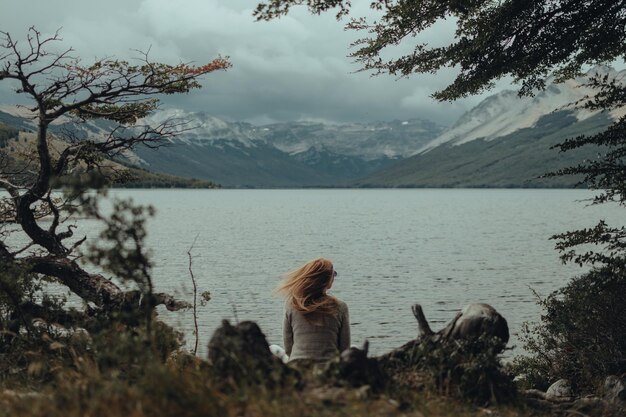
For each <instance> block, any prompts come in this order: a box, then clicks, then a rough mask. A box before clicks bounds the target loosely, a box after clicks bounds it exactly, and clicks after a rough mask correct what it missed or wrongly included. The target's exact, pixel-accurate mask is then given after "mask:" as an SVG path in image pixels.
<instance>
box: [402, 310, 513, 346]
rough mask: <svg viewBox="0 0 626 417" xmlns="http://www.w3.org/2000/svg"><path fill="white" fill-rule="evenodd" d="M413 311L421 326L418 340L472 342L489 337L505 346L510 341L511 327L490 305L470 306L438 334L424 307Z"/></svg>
mask: <svg viewBox="0 0 626 417" xmlns="http://www.w3.org/2000/svg"><path fill="white" fill-rule="evenodd" d="M412 310H413V315H414V316H415V318H416V319H417V324H418V326H419V331H418V338H424V337H430V338H432V339H434V340H470V339H477V338H479V337H481V336H488V337H497V338H499V339H500V340H501V341H502V343H503V344H504V345H506V343H507V342H508V341H509V326H508V325H507V322H506V320H505V319H504V317H502V316H501V315H500V313H498V312H497V311H496V309H495V308H493V307H492V306H490V305H489V304H482V303H481V304H469V305H468V306H466V307H465V308H464V309H463V310H462V311H460V312H459V313H457V314H456V316H455V317H454V318H453V319H452V321H450V323H448V325H447V326H446V327H444V328H443V329H441V330H440V331H438V332H437V333H434V332H433V331H432V330H431V329H430V326H429V324H428V321H427V320H426V317H425V316H424V311H423V310H422V306H420V305H419V304H415V305H414V306H413V307H412Z"/></svg>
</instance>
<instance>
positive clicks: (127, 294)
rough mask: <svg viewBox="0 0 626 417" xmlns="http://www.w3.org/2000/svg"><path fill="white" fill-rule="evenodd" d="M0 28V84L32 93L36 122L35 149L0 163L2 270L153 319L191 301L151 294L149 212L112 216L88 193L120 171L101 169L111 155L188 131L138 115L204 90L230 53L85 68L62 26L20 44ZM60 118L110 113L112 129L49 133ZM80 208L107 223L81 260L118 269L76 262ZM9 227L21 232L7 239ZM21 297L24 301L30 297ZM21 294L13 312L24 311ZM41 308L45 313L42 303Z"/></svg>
mask: <svg viewBox="0 0 626 417" xmlns="http://www.w3.org/2000/svg"><path fill="white" fill-rule="evenodd" d="M0 35H1V38H2V40H1V44H0V81H5V82H7V81H8V82H10V83H12V84H11V85H13V86H15V87H16V93H17V94H19V95H23V96H26V97H27V99H28V100H29V102H30V103H31V104H30V105H29V106H28V108H27V109H26V111H27V112H28V114H29V115H30V117H31V118H32V119H33V120H34V121H35V123H36V133H35V135H34V136H35V137H34V142H35V143H36V147H35V152H34V154H33V156H32V158H31V159H30V160H27V161H17V160H12V159H11V157H10V156H8V155H4V154H1V153H0V162H1V161H5V163H0V189H4V190H5V191H6V192H7V193H8V196H3V197H1V204H0V208H1V209H2V217H1V218H0V238H1V239H0V265H1V266H2V268H3V269H4V270H7V271H8V270H16V271H22V272H21V275H20V276H26V277H29V279H32V280H35V281H39V280H44V281H45V280H48V281H49V280H52V281H55V282H58V283H60V284H62V285H64V286H65V287H66V288H67V289H68V290H70V291H71V292H73V293H74V294H75V295H77V296H78V297H80V298H81V299H82V300H83V301H84V302H85V303H88V305H90V306H91V307H90V309H94V308H95V309H96V310H97V311H101V312H104V313H105V314H108V312H111V311H114V310H120V309H121V310H124V309H127V310H137V309H140V310H142V311H143V312H145V313H146V317H148V318H149V316H150V314H152V310H153V308H154V306H156V305H157V304H165V305H166V306H167V308H169V309H178V308H180V307H183V306H185V305H186V304H185V303H183V302H180V301H178V300H176V299H174V298H173V297H172V296H170V295H168V294H158V293H154V292H153V286H152V281H151V277H150V262H149V259H148V257H147V254H146V251H145V249H144V248H143V246H142V245H143V240H144V237H145V229H144V222H145V217H146V215H151V213H152V211H151V209H148V211H145V210H144V209H141V208H138V207H134V206H133V205H132V204H130V203H128V202H119V203H117V205H116V206H115V207H114V213H113V214H112V215H111V216H105V215H103V214H102V211H101V210H100V209H99V207H98V201H99V198H100V196H99V195H98V194H94V193H91V192H88V190H89V189H90V188H101V187H102V186H103V185H105V184H106V180H105V179H104V177H103V175H110V174H113V175H114V174H115V172H112V173H111V172H110V171H111V169H108V170H107V169H104V168H105V167H104V166H105V165H106V163H107V161H109V160H110V159H111V158H113V157H116V156H118V155H119V154H120V153H124V152H126V151H128V150H130V149H132V148H133V147H135V146H137V145H142V146H147V147H152V148H155V147H158V146H160V145H161V144H162V143H163V141H165V140H167V139H169V138H171V137H173V136H175V135H176V134H177V133H179V132H181V131H185V129H188V127H187V125H186V123H185V122H184V121H181V120H175V119H170V120H166V121H164V122H162V123H161V124H159V125H147V124H145V125H144V124H142V122H141V120H142V119H143V118H145V117H146V116H148V115H150V114H151V113H152V112H154V111H155V110H156V109H157V108H158V106H159V98H158V96H159V95H163V94H178V93H187V92H189V91H191V90H192V89H196V88H200V87H201V84H200V79H201V78H202V77H203V76H205V75H207V74H210V73H212V72H215V71H219V70H226V69H228V68H229V67H230V63H229V61H228V59H226V58H221V57H218V58H216V59H214V60H212V61H210V62H209V63H207V64H205V65H201V66H193V65H189V64H184V63H181V64H176V65H169V64H164V63H158V62H152V61H151V60H150V59H149V57H148V54H147V53H141V52H138V57H137V58H136V59H135V60H134V61H132V62H129V61H122V60H115V59H101V60H96V61H95V62H93V63H91V64H88V65H84V64H83V63H82V62H81V60H80V59H78V58H76V57H74V56H73V51H72V49H66V50H61V52H58V50H59V49H58V43H59V42H60V40H61V39H60V37H59V35H58V33H57V34H54V35H53V36H50V37H45V36H43V35H42V34H41V33H40V32H39V31H37V30H36V29H34V28H31V29H30V30H29V31H28V34H27V36H26V39H25V40H20V41H18V40H15V39H14V38H13V37H12V36H11V34H9V33H6V32H0ZM61 117H69V118H71V119H72V120H73V121H74V122H75V123H81V122H85V121H86V120H88V119H99V120H106V121H107V123H108V126H109V127H110V129H109V133H108V134H107V136H105V137H104V138H101V139H99V140H93V139H90V138H87V139H82V138H76V137H73V136H72V134H71V133H69V132H68V134H67V135H66V136H65V137H61V138H55V137H52V136H51V135H49V132H48V130H49V126H50V124H51V123H53V122H54V121H55V120H58V119H59V118H61ZM20 134H21V133H20ZM59 139H64V141H63V142H62V144H63V146H62V147H61V149H60V150H59V149H56V148H55V147H53V146H52V145H51V144H52V142H53V141H59ZM0 152H1V150H0ZM54 189H63V190H64V193H63V194H62V195H61V193H59V192H54V191H53V190H54ZM76 214H79V215H82V216H88V217H91V218H94V219H97V220H100V221H102V222H104V224H105V226H107V227H106V228H105V230H104V231H103V234H102V239H101V240H100V241H97V243H99V244H101V246H99V247H93V248H91V250H90V251H87V252H85V254H87V255H88V256H82V261H91V262H92V264H94V263H95V264H97V265H100V266H101V267H102V268H103V269H104V270H105V272H107V273H109V274H111V276H105V275H102V274H98V273H93V272H89V271H88V270H87V269H85V268H86V267H85V265H84V263H79V262H78V258H79V257H80V256H81V253H82V251H80V250H79V249H80V248H81V247H82V246H84V242H85V238H84V237H79V236H76V237H75V234H76V226H75V225H74V224H73V222H72V219H74V216H75V215H76ZM65 225H67V226H65ZM9 226H10V227H9ZM15 226H17V228H16V227H15ZM10 234H19V235H20V238H18V239H11V240H9V239H5V237H7V236H8V235H10ZM9 242H22V244H21V246H16V244H15V243H9ZM24 242H25V243H24ZM106 242H109V245H108V246H107V245H106ZM127 281H131V282H132V283H134V288H131V289H130V290H128V291H125V290H123V289H122V288H121V287H120V286H119V284H122V283H123V284H125V283H126V282H127ZM35 287H37V285H35ZM15 294H20V291H17V292H15ZM21 294H22V296H23V297H24V299H22V300H21V301H22V302H24V303H25V302H26V301H27V300H26V298H28V297H26V294H24V293H23V292H22V293H21ZM18 299H19V297H18ZM18 299H16V303H14V304H15V305H14V308H15V309H16V310H15V311H19V310H20V308H21V307H20V303H19V302H18V301H20V300H18ZM29 302H30V301H29ZM40 307H42V306H40ZM38 311H44V312H45V308H43V307H42V308H40V309H39V310H38ZM7 314H9V313H7ZM11 314H12V313H11Z"/></svg>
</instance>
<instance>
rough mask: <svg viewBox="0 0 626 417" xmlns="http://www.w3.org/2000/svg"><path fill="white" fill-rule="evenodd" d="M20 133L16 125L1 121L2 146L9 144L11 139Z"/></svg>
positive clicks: (0, 136) (0, 135) (0, 139)
mask: <svg viewBox="0 0 626 417" xmlns="http://www.w3.org/2000/svg"><path fill="white" fill-rule="evenodd" d="M19 133H20V132H19V130H18V129H16V128H15V127H13V126H8V125H5V124H3V123H0V148H4V147H5V146H7V143H8V142H9V140H10V139H16V138H17V137H18V135H19Z"/></svg>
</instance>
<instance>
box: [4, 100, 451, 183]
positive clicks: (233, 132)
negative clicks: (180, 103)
mask: <svg viewBox="0 0 626 417" xmlns="http://www.w3.org/2000/svg"><path fill="white" fill-rule="evenodd" d="M24 111H25V110H24V109H22V108H15V107H4V108H3V109H0V122H3V121H4V122H5V123H7V124H10V125H13V126H17V127H19V128H20V129H30V130H34V129H35V125H34V124H33V123H32V119H31V118H29V117H30V116H31V115H30V114H26V113H24ZM166 122H169V123H170V126H173V128H174V129H175V130H176V131H178V133H179V134H178V135H177V136H175V137H172V138H170V139H169V144H168V146H165V147H162V148H160V149H159V150H158V151H156V152H155V151H154V150H152V149H148V148H145V147H144V148H142V147H137V148H136V149H135V150H134V152H132V153H131V152H128V153H126V154H125V155H124V156H125V157H126V159H127V160H128V161H129V162H131V163H133V164H135V165H139V166H141V167H143V168H147V169H149V170H152V171H157V172H165V173H168V174H173V175H178V176H185V177H195V178H201V179H210V180H212V181H216V182H218V183H220V184H222V185H226V186H268V187H276V186H318V185H347V184H348V181H350V180H353V179H356V178H359V177H363V176H365V175H367V174H369V173H371V172H373V171H374V170H376V169H379V168H381V167H384V166H387V165H388V164H390V163H392V162H394V161H396V160H398V159H401V158H403V157H405V156H407V155H410V154H411V153H413V152H415V151H416V150H417V149H419V148H420V147H421V146H422V145H423V144H424V143H426V142H427V141H429V140H431V139H432V138H434V137H436V136H437V135H438V134H439V133H440V132H442V131H443V127H442V126H439V125H437V124H435V123H433V122H429V121H423V120H405V121H392V122H376V123H363V124H345V125H334V124H326V123H311V122H291V123H276V124H269V125H265V126H254V125H252V124H249V123H244V122H230V121H226V120H223V119H220V118H217V117H214V116H212V115H209V114H206V113H202V112H185V111H182V110H176V109H170V110H165V111H160V112H157V113H155V114H153V115H151V116H150V117H148V118H145V119H143V120H140V121H139V122H138V124H137V129H140V128H141V126H145V125H149V126H152V127H156V126H159V125H162V124H163V123H166ZM114 127H115V124H114V123H111V122H107V121H86V122H80V121H77V120H72V119H69V118H64V119H62V120H58V121H57V122H55V124H54V125H53V126H51V131H52V132H53V133H55V134H56V135H57V136H59V137H60V138H62V139H63V138H66V139H73V140H76V139H78V140H80V139H90V140H94V141H100V140H103V139H105V138H106V137H107V135H108V134H109V132H110V131H111V130H112V129H113V128H114Z"/></svg>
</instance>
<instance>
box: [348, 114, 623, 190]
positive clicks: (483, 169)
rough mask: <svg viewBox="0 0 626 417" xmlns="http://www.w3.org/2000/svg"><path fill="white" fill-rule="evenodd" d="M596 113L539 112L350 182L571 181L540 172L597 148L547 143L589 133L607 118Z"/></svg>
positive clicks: (529, 184) (536, 184) (528, 184)
mask: <svg viewBox="0 0 626 417" xmlns="http://www.w3.org/2000/svg"><path fill="white" fill-rule="evenodd" d="M610 122H611V121H610V119H609V117H608V116H607V115H606V114H603V113H600V114H597V115H595V116H593V117H591V118H589V119H586V120H584V121H581V122H577V121H576V118H575V117H574V116H573V115H572V114H570V113H568V112H557V113H552V114H549V115H547V116H544V117H543V118H541V119H540V120H539V122H538V123H537V125H536V126H535V127H533V128H527V129H522V130H519V131H517V132H515V133H512V134H510V135H507V136H503V137H500V138H496V139H493V140H490V141H485V140H481V139H477V140H473V141H470V142H467V143H464V144H461V145H457V146H439V147H436V148H434V149H432V150H430V151H428V152H425V153H422V154H418V155H415V156H413V157H411V158H408V159H406V160H404V161H401V162H399V163H397V164H395V165H393V166H390V167H388V168H386V169H383V170H381V171H379V172H377V173H375V174H373V175H371V176H369V177H366V178H363V179H361V180H358V181H356V182H355V183H354V185H355V186H359V187H457V188H460V187H477V188H482V187H515V188H522V187H523V188H542V187H547V188H558V187H573V186H575V185H576V184H577V183H578V182H579V180H580V178H579V177H578V178H577V177H557V178H540V177H541V176H542V175H544V174H546V172H548V171H552V170H557V169H560V168H563V167H566V166H571V165H575V164H577V163H579V162H581V161H582V160H584V159H593V158H595V157H596V156H597V152H598V150H597V149H578V150H576V151H570V152H567V153H560V152H559V151H558V150H556V149H551V147H553V146H554V145H556V144H557V143H560V142H562V141H563V140H564V139H566V138H568V137H573V136H578V135H581V134H592V133H596V132H599V131H602V130H604V129H606V127H607V126H608V125H609V124H610Z"/></svg>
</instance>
